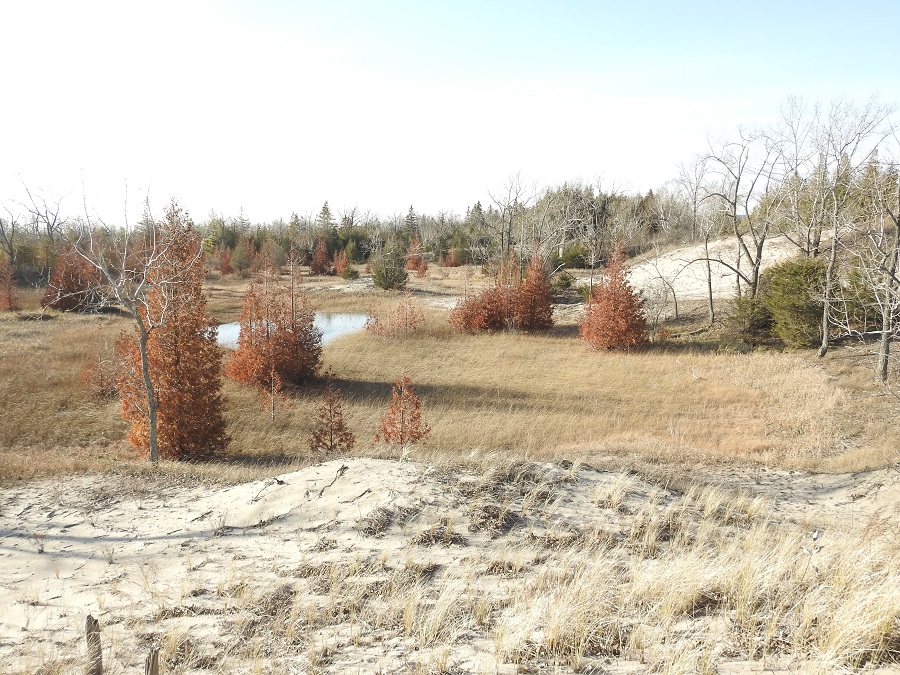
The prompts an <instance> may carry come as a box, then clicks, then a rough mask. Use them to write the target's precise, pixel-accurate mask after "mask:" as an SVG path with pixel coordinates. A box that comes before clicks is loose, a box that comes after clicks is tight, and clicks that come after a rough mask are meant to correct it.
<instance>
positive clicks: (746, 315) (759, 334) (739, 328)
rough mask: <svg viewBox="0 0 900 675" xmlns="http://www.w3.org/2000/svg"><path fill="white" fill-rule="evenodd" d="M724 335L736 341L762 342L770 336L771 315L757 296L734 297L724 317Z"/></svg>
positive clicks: (754, 343)
mask: <svg viewBox="0 0 900 675" xmlns="http://www.w3.org/2000/svg"><path fill="white" fill-rule="evenodd" d="M725 335H726V337H727V338H728V339H730V340H735V341H737V342H743V343H746V344H750V345H758V344H763V343H764V342H767V341H768V340H770V339H771V338H772V315H771V314H770V313H769V310H768V309H766V306H765V305H764V304H763V302H762V300H760V299H759V298H750V297H747V296H743V297H740V298H734V300H732V301H731V306H730V307H729V310H728V315H727V317H726V319H725Z"/></svg>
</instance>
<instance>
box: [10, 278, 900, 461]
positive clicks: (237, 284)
mask: <svg viewBox="0 0 900 675" xmlns="http://www.w3.org/2000/svg"><path fill="white" fill-rule="evenodd" d="M446 273H447V274H448V275H449V277H448V278H446V279H444V278H441V277H442V276H443V273H442V272H438V273H435V274H433V275H432V276H430V277H429V278H427V279H412V280H411V287H412V294H413V297H414V298H415V299H416V300H417V302H419V303H420V304H421V305H422V306H423V307H424V309H425V315H426V319H427V320H426V324H425V326H424V327H423V328H422V329H420V331H419V332H418V333H416V334H414V335H411V336H408V337H404V338H400V339H394V340H386V339H380V338H377V337H375V336H373V335H370V334H367V333H360V334H356V335H352V336H348V337H345V338H343V339H341V340H339V341H337V342H335V343H333V344H330V345H327V346H326V347H325V349H324V365H325V366H326V367H328V368H330V369H331V370H332V371H333V372H334V374H335V377H336V379H337V383H338V385H339V386H340V388H341V389H342V391H343V393H344V395H345V398H346V401H345V406H346V414H347V417H348V421H349V424H350V426H351V429H352V430H353V432H354V433H355V434H356V437H357V448H356V453H358V454H361V455H371V454H373V453H375V454H377V453H380V452H383V449H379V448H375V447H373V439H374V434H375V431H376V429H377V425H378V421H379V419H380V417H381V415H383V414H384V411H385V410H386V406H387V401H388V399H389V396H390V388H391V385H392V384H393V382H394V381H395V380H396V378H397V377H399V375H400V374H401V373H403V372H406V373H408V375H409V376H410V378H411V379H412V382H413V385H414V387H415V389H416V392H417V394H418V395H420V396H421V397H422V400H423V405H424V414H425V420H426V422H427V423H428V424H429V425H430V426H431V434H430V436H429V438H428V440H427V442H426V443H425V444H424V445H422V446H421V447H417V448H414V449H413V450H412V452H413V455H414V456H415V457H418V458H421V459H427V460H429V461H438V462H442V461H450V462H452V461H454V459H457V458H460V457H464V456H465V455H466V454H467V453H468V452H470V451H472V450H482V451H490V450H503V451H507V452H515V453H516V454H518V455H520V456H527V457H533V458H541V459H559V458H581V459H585V460H588V461H589V460H591V459H592V458H596V457H600V456H638V457H641V458H643V459H644V460H647V461H652V462H663V463H675V464H685V463H688V464H691V463H696V462H731V463H739V464H741V463H749V464H773V465H779V466H785V467H793V468H804V469H811V470H825V471H845V470H856V469H861V468H866V467H872V466H883V465H885V464H886V463H889V462H891V461H893V460H894V459H895V457H896V448H897V447H898V445H900V440H898V432H897V431H896V430H895V427H894V425H893V424H891V419H892V415H893V405H892V400H891V398H890V397H886V396H884V395H883V392H882V391H881V390H880V389H879V388H878V387H876V386H875V384H874V383H873V382H872V381H871V378H870V375H869V373H868V370H867V364H866V362H865V360H864V359H863V358H862V357H861V356H859V355H858V352H859V351H860V350H854V349H849V348H848V349H836V350H834V351H833V352H832V354H830V355H829V357H827V358H826V359H825V360H823V361H818V360H816V359H815V358H814V356H813V355H812V354H811V353H804V352H798V353H779V352H774V351H768V352H752V353H747V354H743V353H734V352H729V351H723V350H710V349H709V348H708V346H707V345H701V344H696V343H690V342H678V341H673V342H669V343H665V344H658V345H654V346H651V347H650V348H649V349H647V350H645V351H643V352H640V353H633V354H622V353H595V352H592V351H590V350H589V349H587V348H586V347H585V346H584V345H583V344H582V343H581V341H580V340H578V337H577V327H576V325H575V323H574V317H577V309H575V308H573V307H572V306H561V307H560V308H559V311H558V312H557V314H558V317H559V318H560V319H561V320H560V321H559V323H558V325H557V326H556V327H555V328H554V329H553V330H552V331H550V332H549V333H546V334H538V335H525V334H514V333H507V334H494V335H466V334H459V333H455V332H454V331H453V330H452V329H451V327H450V326H449V324H448V323H447V310H446V309H445V307H447V306H448V305H451V304H452V302H453V298H454V297H456V296H457V294H458V293H460V292H461V291H462V290H463V289H464V288H465V287H470V288H471V287H475V286H477V285H478V284H479V283H483V279H482V278H480V275H477V274H474V273H471V272H469V273H468V274H467V272H466V270H465V268H455V269H452V270H447V271H446ZM304 285H305V288H306V291H307V293H308V294H309V296H310V298H311V300H312V303H313V305H314V306H315V307H316V308H317V309H321V310H327V311H356V312H365V311H375V312H382V313H383V312H386V311H389V309H390V308H391V307H392V306H393V305H395V304H396V302H397V301H398V300H399V297H400V295H399V294H397V293H385V292H381V291H376V290H374V289H371V287H366V285H365V283H364V282H353V283H348V282H345V281H343V280H340V279H334V278H325V279H315V278H314V279H311V280H308V281H306V282H305V284H304ZM245 286H246V282H244V281H240V280H234V279H226V280H221V279H218V278H212V279H211V280H210V282H209V284H208V295H209V308H210V311H211V313H212V314H213V315H214V316H215V317H216V318H217V319H218V320H221V321H227V320H235V319H236V318H237V317H238V315H239V311H240V298H241V294H242V291H243V288H245ZM37 310H38V306H37V296H32V297H29V298H26V309H25V310H23V311H22V312H19V313H18V314H6V315H2V316H0V405H2V410H3V424H2V425H0V452H2V453H3V454H4V456H5V461H4V462H3V469H2V472H3V476H4V477H5V478H16V477H28V476H35V475H41V474H44V473H48V472H55V471H61V472H68V471H71V470H78V469H87V468H95V469H102V468H109V467H111V466H114V465H115V464H116V461H117V460H129V461H133V460H135V458H134V455H133V453H132V452H131V451H130V449H129V448H128V447H127V445H126V444H125V443H124V442H123V440H122V439H123V438H124V432H125V427H124V425H123V422H122V421H121V419H120V418H119V416H118V409H117V404H116V402H115V401H108V400H98V399H96V398H93V397H92V396H90V394H89V392H88V391H87V390H86V389H85V387H84V385H83V384H82V383H81V382H80V380H79V373H80V371H81V370H82V368H83V367H84V366H85V365H86V364H87V363H88V362H90V361H91V360H93V359H95V358H96V355H97V350H98V349H100V348H101V347H103V346H104V345H106V346H108V345H110V344H112V343H113V342H114V341H115V339H116V337H117V336H118V335H119V334H120V332H121V331H123V330H127V329H128V323H127V321H126V320H125V319H122V318H120V317H116V316H114V315H72V314H58V313H53V312H46V313H44V314H43V316H42V320H36V319H37V318H39V315H38V312H37ZM225 393H226V401H227V406H228V413H227V417H228V423H229V433H230V435H231V437H232V439H233V441H232V444H231V450H230V453H229V457H227V458H226V460H228V461H231V462H244V463H248V462H250V463H263V464H265V463H271V462H275V463H285V462H287V463H291V464H298V465H303V464H305V463H308V462H310V461H317V460H319V459H321V458H319V457H311V456H309V454H308V451H307V443H308V437H309V434H310V432H311V429H312V423H313V419H314V412H315V407H316V405H317V404H318V397H319V395H320V393H321V384H316V383H312V384H310V385H309V386H308V387H306V388H305V389H303V390H302V391H298V392H292V393H291V394H290V395H289V396H288V397H287V399H286V401H285V405H284V406H282V407H281V408H280V409H279V410H278V412H277V414H276V417H275V419H274V420H272V419H270V417H269V416H268V415H267V414H266V413H265V412H264V411H263V410H262V409H261V407H260V400H259V398H258V397H257V395H256V394H255V393H254V392H252V391H251V390H249V389H248V388H246V387H244V386H241V385H238V384H235V383H233V382H230V381H227V382H226V386H225ZM138 461H139V460H138Z"/></svg>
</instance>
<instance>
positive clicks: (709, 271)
mask: <svg viewBox="0 0 900 675" xmlns="http://www.w3.org/2000/svg"><path fill="white" fill-rule="evenodd" d="M703 252H704V257H705V258H706V292H707V298H708V300H709V325H710V326H712V325H713V324H714V323H715V322H716V308H715V306H714V305H713V282H712V266H711V264H710V260H709V232H706V233H705V236H704V237H703Z"/></svg>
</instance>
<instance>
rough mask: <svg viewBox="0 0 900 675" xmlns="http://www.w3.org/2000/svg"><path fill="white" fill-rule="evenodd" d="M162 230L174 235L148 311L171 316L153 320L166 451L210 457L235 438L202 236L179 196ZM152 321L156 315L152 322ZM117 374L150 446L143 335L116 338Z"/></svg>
mask: <svg viewBox="0 0 900 675" xmlns="http://www.w3.org/2000/svg"><path fill="white" fill-rule="evenodd" d="M157 237H160V238H162V239H164V240H166V241H167V245H166V251H167V255H166V257H165V260H162V261H158V264H155V265H153V266H151V267H150V268H148V271H147V280H148V284H149V285H150V286H151V287H152V289H153V290H152V291H151V292H150V294H149V296H148V298H147V301H146V303H147V304H146V306H145V307H144V308H142V309H141V310H140V311H141V312H143V313H145V314H146V315H147V316H163V315H164V316H165V320H164V321H160V322H158V323H155V324H153V328H152V329H151V331H150V334H149V338H148V341H147V357H148V366H149V373H150V378H151V380H152V382H153V387H154V389H155V393H156V401H157V417H156V419H157V426H158V431H157V433H158V444H159V455H160V456H161V457H163V458H165V459H203V458H207V457H210V456H213V455H216V454H218V453H220V452H222V451H223V450H224V449H225V447H226V446H227V443H228V437H227V435H226V433H225V419H224V416H223V412H224V404H223V400H222V394H221V391H222V380H221V375H220V373H221V364H222V352H221V349H220V348H219V346H218V345H217V344H216V335H215V329H213V328H210V326H211V321H210V318H209V316H208V315H207V313H206V297H205V296H204V294H203V276H204V265H203V256H202V252H201V250H200V237H199V236H198V235H197V233H196V232H195V231H194V229H193V223H192V222H191V220H190V219H189V218H188V216H187V214H186V213H185V212H184V211H182V210H181V209H180V208H179V207H178V206H177V205H176V204H175V203H172V204H171V205H170V206H169V208H168V209H167V210H166V217H165V221H164V222H162V223H160V224H159V227H158V232H157ZM148 323H149V322H148ZM117 353H118V356H119V360H120V363H121V369H120V371H119V374H118V377H117V383H118V386H119V392H120V395H121V399H122V416H123V417H124V418H125V419H126V420H127V421H128V422H129V423H130V424H131V430H130V432H129V434H128V439H129V441H130V442H131V443H132V445H134V446H135V447H137V448H140V449H143V450H145V451H146V450H149V449H150V434H149V424H148V415H147V410H146V405H147V392H146V390H145V387H144V379H143V373H142V364H141V356H140V353H139V349H138V345H137V336H136V337H135V338H134V339H132V338H130V337H128V336H127V335H125V334H123V335H122V337H121V338H120V339H119V342H118V344H117Z"/></svg>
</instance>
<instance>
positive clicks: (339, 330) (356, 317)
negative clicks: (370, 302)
mask: <svg viewBox="0 0 900 675" xmlns="http://www.w3.org/2000/svg"><path fill="white" fill-rule="evenodd" d="M313 324H314V325H315V326H316V328H318V329H319V330H320V331H322V344H328V343H329V342H333V341H334V340H337V339H338V338H339V337H343V336H344V335H349V334H350V333H356V332H357V331H361V330H362V329H363V327H364V326H365V325H366V315H365V314H345V313H339V314H330V313H326V312H316V318H315V319H314V320H313ZM240 333H241V324H239V323H223V324H221V325H220V326H219V333H218V336H217V338H216V341H217V342H218V343H219V345H220V346H222V347H228V348H229V349H236V348H237V344H238V336H239V335H240Z"/></svg>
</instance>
